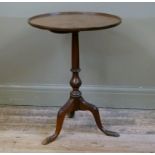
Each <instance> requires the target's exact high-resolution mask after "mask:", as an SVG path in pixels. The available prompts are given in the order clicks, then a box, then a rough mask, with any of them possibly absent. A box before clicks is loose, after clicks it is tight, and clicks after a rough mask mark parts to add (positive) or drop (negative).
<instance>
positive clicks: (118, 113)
mask: <svg viewBox="0 0 155 155" xmlns="http://www.w3.org/2000/svg"><path fill="white" fill-rule="evenodd" d="M58 109H59V108H57V107H32V106H1V107H0V139H1V140H0V152H155V110H128V109H102V108H100V113H101V119H102V120H103V119H104V123H105V126H106V127H107V128H108V129H110V130H115V131H118V132H119V133H120V135H121V136H120V137H118V138H115V137H108V136H105V135H104V134H102V133H101V132H100V131H99V130H98V129H97V127H96V124H95V122H94V118H93V117H92V115H91V113H90V112H81V111H79V112H77V113H76V114H75V118H73V119H69V118H66V120H65V123H64V126H63V131H62V133H61V134H60V136H59V137H58V139H57V140H56V141H55V142H53V143H51V144H49V145H46V146H44V145H41V141H42V140H43V139H44V137H46V136H47V135H49V134H50V133H53V132H54V130H55V120H56V114H57V111H58Z"/></svg>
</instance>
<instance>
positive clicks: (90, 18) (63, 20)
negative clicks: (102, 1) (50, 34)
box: [29, 12, 121, 32]
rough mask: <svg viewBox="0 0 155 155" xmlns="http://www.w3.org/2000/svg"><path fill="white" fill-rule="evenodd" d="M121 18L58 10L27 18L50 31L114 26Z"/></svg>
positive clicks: (35, 25) (102, 14)
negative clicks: (57, 11)
mask: <svg viewBox="0 0 155 155" xmlns="http://www.w3.org/2000/svg"><path fill="white" fill-rule="evenodd" d="M120 22H121V19H120V18H119V17H117V16H114V15H110V14H106V13H93V12H60V13H51V14H42V15H38V16H34V17H32V18H30V19H29V23H30V24H31V25H32V26H34V27H38V28H42V29H49V30H51V31H63V32H68V31H69V32H73V31H88V30H97V29H105V28H110V27H114V26H116V25H118V24H120Z"/></svg>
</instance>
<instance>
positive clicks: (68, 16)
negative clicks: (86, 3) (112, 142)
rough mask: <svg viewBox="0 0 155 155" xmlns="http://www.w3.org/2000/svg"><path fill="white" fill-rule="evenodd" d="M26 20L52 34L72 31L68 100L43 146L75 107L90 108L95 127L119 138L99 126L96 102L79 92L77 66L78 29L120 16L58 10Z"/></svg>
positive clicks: (104, 23)
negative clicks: (86, 99) (88, 99)
mask: <svg viewBox="0 0 155 155" xmlns="http://www.w3.org/2000/svg"><path fill="white" fill-rule="evenodd" d="M28 22H29V24H30V25H32V26H34V27H37V28H40V29H45V30H49V31H51V32H55V33H71V34H72V68H71V72H72V78H71V80H70V85H71V87H72V91H71V92H70V97H69V99H68V101H67V102H66V104H65V105H64V106H62V107H61V108H60V110H59V112H58V115H57V122H56V130H55V133H54V134H53V135H52V136H49V137H47V138H46V139H45V140H43V142H42V144H44V145H46V144H48V143H50V142H53V141H54V140H55V139H56V138H57V137H58V135H59V133H60V131H61V129H62V125H63V121H64V118H65V115H66V114H68V116H69V118H72V117H73V116H74V113H75V111H77V110H88V111H90V112H91V113H92V114H93V116H94V118H95V121H96V124H97V126H98V128H99V129H100V130H101V131H102V132H103V133H104V134H106V135H107V136H114V137H118V136H119V134H118V133H116V132H113V131H109V130H106V129H105V128H104V127H103V126H102V123H101V119H100V114H99V111H98V108H97V107H96V106H95V105H93V104H90V103H88V102H87V101H85V100H84V98H83V97H82V93H81V91H80V90H79V87H80V86H81V84H82V81H81V79H80V77H79V72H80V67H79V66H80V65H79V38H78V34H79V32H80V31H91V30H100V29H108V28H111V27H114V26H117V25H119V24H120V23H121V19H120V18H119V17H118V16H114V15H110V14H106V13H95V12H59V13H49V14H42V15H38V16H34V17H31V18H30V19H29V20H28Z"/></svg>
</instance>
